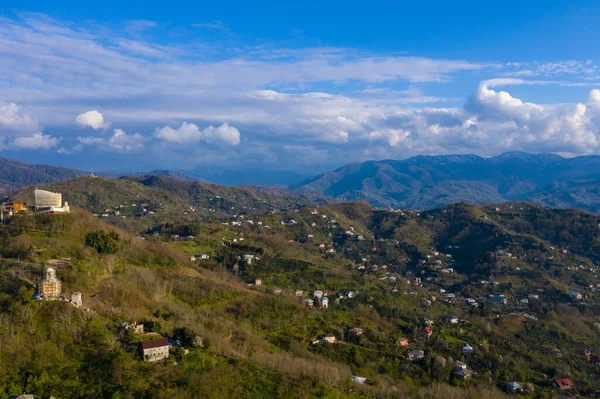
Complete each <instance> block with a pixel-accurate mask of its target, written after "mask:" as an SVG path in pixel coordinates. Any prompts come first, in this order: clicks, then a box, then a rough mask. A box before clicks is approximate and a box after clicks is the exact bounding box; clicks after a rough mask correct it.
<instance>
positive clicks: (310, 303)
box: [304, 298, 315, 308]
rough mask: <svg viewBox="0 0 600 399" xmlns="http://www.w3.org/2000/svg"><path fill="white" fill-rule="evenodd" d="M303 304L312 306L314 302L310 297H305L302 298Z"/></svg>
mask: <svg viewBox="0 0 600 399" xmlns="http://www.w3.org/2000/svg"><path fill="white" fill-rule="evenodd" d="M304 304H305V305H306V307H309V308H312V307H313V306H314V304H315V301H313V300H312V299H310V298H306V299H305V300H304Z"/></svg>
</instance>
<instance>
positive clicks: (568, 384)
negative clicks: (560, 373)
mask: <svg viewBox="0 0 600 399" xmlns="http://www.w3.org/2000/svg"><path fill="white" fill-rule="evenodd" d="M554 384H556V386H557V387H558V388H559V389H560V390H561V391H566V390H569V389H572V388H573V386H574V384H573V381H571V379H570V378H559V379H557V380H554Z"/></svg>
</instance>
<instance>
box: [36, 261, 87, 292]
mask: <svg viewBox="0 0 600 399" xmlns="http://www.w3.org/2000/svg"><path fill="white" fill-rule="evenodd" d="M40 294H42V295H43V296H44V298H57V297H59V296H60V280H59V279H57V278H56V270H54V269H53V268H51V267H49V268H47V269H46V272H45V275H44V279H43V280H42V282H41V283H40ZM80 295H81V294H80Z"/></svg>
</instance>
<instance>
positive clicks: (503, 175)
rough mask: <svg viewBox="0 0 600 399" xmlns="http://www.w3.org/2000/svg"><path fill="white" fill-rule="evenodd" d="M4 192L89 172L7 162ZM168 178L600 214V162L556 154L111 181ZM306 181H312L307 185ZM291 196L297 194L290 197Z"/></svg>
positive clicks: (429, 205)
mask: <svg viewBox="0 0 600 399" xmlns="http://www.w3.org/2000/svg"><path fill="white" fill-rule="evenodd" d="M0 171H1V172H2V177H1V178H0V191H3V192H9V191H12V190H16V189H19V188H21V187H25V186H31V185H36V184H48V183H52V182H58V181H63V180H70V179H73V178H76V177H80V176H83V175H85V172H82V171H79V170H75V169H69V168H62V167H54V166H47V165H29V164H25V163H22V162H19V161H14V160H9V159H0ZM123 175H125V176H131V177H134V178H140V177H143V176H148V175H162V176H167V177H169V178H172V179H174V180H179V181H189V182H193V181H202V182H206V183H209V182H210V183H218V184H222V185H229V186H231V185H233V186H237V185H240V186H243V185H253V186H279V187H287V188H289V189H291V190H294V191H296V195H297V196H299V197H304V198H327V199H329V200H332V201H367V202H369V203H370V204H371V205H373V206H376V207H380V208H403V209H415V210H425V209H433V208H437V207H440V206H444V205H448V204H452V203H456V202H461V201H466V202H470V203H501V202H507V201H534V202H538V203H542V204H546V205H549V206H552V207H556V208H568V207H577V208H581V209H586V210H589V211H593V212H597V211H600V156H580V157H574V158H564V157H561V156H559V155H555V154H528V153H524V152H509V153H505V154H502V155H499V156H496V157H491V158H483V157H479V156H476V155H443V156H417V157H412V158H409V159H406V160H383V161H367V162H363V163H355V164H350V165H347V166H343V167H341V168H339V169H337V170H334V171H331V172H326V173H323V174H321V175H318V176H315V177H311V178H306V176H303V175H302V174H299V173H294V172H285V171H272V172H270V171H267V170H263V169H246V170H242V169H240V170H233V169H221V170H218V169H216V168H207V169H206V170H204V171H199V170H198V171H193V170H192V171H178V170H154V171H151V172H148V173H125V174H121V175H110V176H109V177H118V176H123ZM302 179H304V180H302ZM287 194H289V192H288V193H287Z"/></svg>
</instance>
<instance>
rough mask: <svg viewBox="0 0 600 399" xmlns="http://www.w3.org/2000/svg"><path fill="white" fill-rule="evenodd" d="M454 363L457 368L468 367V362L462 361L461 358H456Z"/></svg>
mask: <svg viewBox="0 0 600 399" xmlns="http://www.w3.org/2000/svg"><path fill="white" fill-rule="evenodd" d="M452 365H453V366H454V369H455V370H458V369H466V368H467V364H466V363H463V362H461V361H460V360H455V361H454V363H452Z"/></svg>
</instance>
